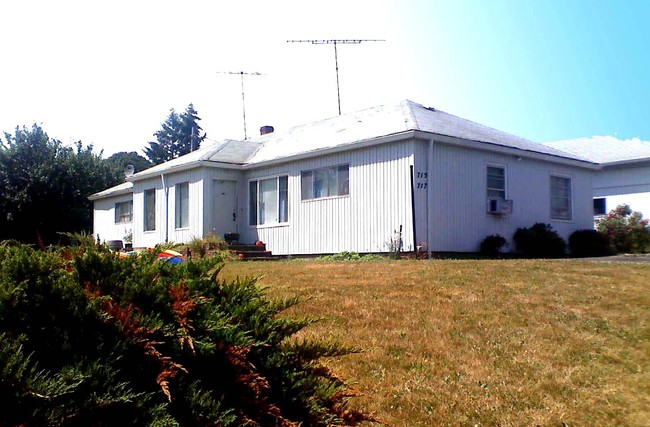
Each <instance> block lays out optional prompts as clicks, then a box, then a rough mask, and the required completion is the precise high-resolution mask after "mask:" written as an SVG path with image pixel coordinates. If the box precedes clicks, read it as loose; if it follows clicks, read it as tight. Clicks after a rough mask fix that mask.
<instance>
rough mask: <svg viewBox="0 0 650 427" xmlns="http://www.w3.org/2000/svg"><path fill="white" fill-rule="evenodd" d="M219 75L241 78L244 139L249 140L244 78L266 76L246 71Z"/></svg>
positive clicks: (227, 72) (220, 72)
mask: <svg viewBox="0 0 650 427" xmlns="http://www.w3.org/2000/svg"><path fill="white" fill-rule="evenodd" d="M217 73H218V74H231V75H232V74H237V75H239V76H241V108H242V116H243V118H244V139H248V135H246V99H245V96H244V76H263V75H264V74H262V73H257V72H253V73H247V72H244V71H218V72H217Z"/></svg>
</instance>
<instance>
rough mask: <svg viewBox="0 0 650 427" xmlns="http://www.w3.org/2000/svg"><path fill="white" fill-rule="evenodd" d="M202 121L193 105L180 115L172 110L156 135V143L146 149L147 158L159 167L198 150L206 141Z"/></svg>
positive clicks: (150, 144) (151, 143)
mask: <svg viewBox="0 0 650 427" xmlns="http://www.w3.org/2000/svg"><path fill="white" fill-rule="evenodd" d="M200 120H201V118H200V117H199V116H198V113H197V111H196V110H195V109H194V105H193V104H190V105H188V106H187V108H185V111H184V112H182V113H180V114H178V113H177V112H176V111H175V110H174V109H173V108H172V109H171V111H170V113H169V116H168V117H167V119H166V120H165V121H164V122H163V123H162V124H161V129H160V130H159V131H157V132H156V133H154V136H155V137H156V141H155V142H153V141H150V142H149V147H147V148H145V149H144V151H145V154H146V155H147V158H148V159H149V160H150V161H151V162H152V163H153V164H156V165H158V164H160V163H164V162H167V161H169V160H171V159H175V158H176V157H179V156H182V155H184V154H187V153H189V152H191V151H192V148H194V149H195V150H196V149H198V148H199V147H200V146H201V142H203V140H204V139H205V132H203V133H202V130H203V129H201V127H200V126H199V121H200Z"/></svg>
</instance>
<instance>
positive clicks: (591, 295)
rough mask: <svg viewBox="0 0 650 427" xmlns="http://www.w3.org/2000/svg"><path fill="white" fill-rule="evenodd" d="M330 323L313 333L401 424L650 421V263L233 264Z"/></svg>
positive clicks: (367, 396) (233, 271) (371, 405)
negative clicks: (343, 351) (350, 348)
mask: <svg viewBox="0 0 650 427" xmlns="http://www.w3.org/2000/svg"><path fill="white" fill-rule="evenodd" d="M223 275H224V277H236V276H240V277H243V276H249V275H252V276H258V275H264V277H263V279H262V281H261V283H262V284H263V285H265V286H268V287H269V288H268V291H267V292H268V293H269V294H270V295H274V296H289V295H296V294H298V295H301V296H303V297H308V299H307V300H306V301H305V302H304V303H302V304H299V305H297V306H295V307H293V308H291V309H290V310H289V311H288V312H287V313H286V314H287V315H290V316H298V317H300V316H304V315H308V316H321V317H323V319H324V320H323V321H321V322H319V323H316V324H314V325H311V326H309V327H308V328H306V329H304V330H303V331H301V332H300V335H301V336H303V337H318V338H322V337H330V338H335V339H340V340H342V341H343V342H344V343H348V344H354V345H355V346H357V347H360V348H362V349H363V350H364V351H363V352H361V353H355V354H350V355H347V356H344V357H341V358H336V359H332V360H328V361H327V362H326V363H327V365H328V366H329V367H330V368H331V369H333V371H334V373H335V374H337V375H341V376H342V377H344V378H346V379H348V380H349V381H350V382H351V383H352V384H353V385H354V387H355V388H356V389H357V391H358V392H359V393H360V395H359V396H358V397H355V398H353V399H352V400H351V402H350V403H351V404H352V405H353V406H355V407H359V408H361V409H364V410H365V411H367V412H370V413H373V414H375V415H376V416H377V418H378V419H380V420H381V421H384V422H385V423H386V424H388V425H391V426H395V427H401V426H403V427H406V426H409V427H413V426H437V425H450V426H452V425H453V426H457V425H458V426H460V425H469V426H474V425H500V426H533V425H539V426H562V425H565V426H612V425H620V426H647V425H650V310H649V307H650V265H649V264H640V263H639V264H635V263H623V264H621V263H609V262H593V261H579V260H435V261H379V262H354V261H352V262H350V261H346V262H322V261H320V262H302V263H290V262H276V263H268V262H264V263H262V262H247V263H241V262H234V263H229V264H227V265H226V267H225V269H224V271H223Z"/></svg>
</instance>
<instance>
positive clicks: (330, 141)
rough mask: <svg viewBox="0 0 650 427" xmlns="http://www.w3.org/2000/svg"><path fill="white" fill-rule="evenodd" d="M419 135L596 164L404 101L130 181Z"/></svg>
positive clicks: (223, 147) (198, 154)
mask: <svg viewBox="0 0 650 427" xmlns="http://www.w3.org/2000/svg"><path fill="white" fill-rule="evenodd" d="M415 131H419V132H424V133H428V134H431V135H434V138H435V135H439V136H445V137H451V138H457V139H462V140H466V141H472V142H477V143H481V144H486V147H506V148H511V149H516V150H521V151H526V152H531V153H538V154H543V155H548V156H552V157H557V158H562V159H569V160H572V161H578V162H584V163H585V165H590V164H591V163H590V160H589V159H586V158H585V157H582V156H581V155H580V154H576V153H572V152H569V151H567V152H565V151H560V150H558V149H557V148H555V147H553V146H551V145H543V144H538V143H535V142H532V141H529V140H527V139H524V138H520V137H518V136H514V135H511V134H509V133H506V132H502V131H500V130H497V129H493V128H490V127H488V126H483V125H481V124H478V123H475V122H472V121H470V120H466V119H463V118H460V117H457V116H454V115H452V114H449V113H445V112H444V111H440V110H436V109H435V108H429V107H425V106H423V105H421V104H417V103H415V102H412V101H409V100H404V101H401V102H398V103H395V104H386V105H380V106H378V107H373V108H369V109H366V110H362V111H358V112H355V113H349V114H344V115H341V116H336V117H333V118H329V119H325V120H320V121H316V122H312V123H307V124H304V125H300V126H296V127H293V128H290V129H287V130H285V131H278V132H273V133H270V134H266V135H262V136H258V137H255V138H251V139H248V140H245V141H237V140H224V141H220V142H213V143H210V144H205V143H204V145H203V146H202V147H201V148H200V149H198V150H196V151H194V152H192V153H189V154H186V155H184V156H181V157H178V158H176V159H173V160H170V161H168V162H166V163H163V164H160V165H157V166H154V167H152V168H149V169H146V170H144V171H142V172H139V173H137V174H135V175H133V176H132V177H130V178H128V180H129V181H137V180H140V179H145V178H148V177H151V176H156V175H160V174H161V173H169V172H173V171H179V170H185V169H190V168H194V167H199V166H209V165H215V166H218V165H222V166H227V165H231V166H233V167H237V166H245V165H250V166H254V165H256V164H260V163H264V162H273V161H281V160H282V159H286V158H291V157H294V156H311V155H318V154H319V153H321V152H323V151H327V150H329V149H335V148H347V147H348V146H349V148H354V146H355V145H357V144H359V143H362V142H364V141H371V140H376V139H379V138H382V137H389V136H393V135H396V136H397V135H400V134H405V133H408V132H415ZM109 190H111V189H109ZM109 190H106V191H109ZM103 193H105V192H102V193H97V194H95V195H93V196H92V197H95V198H99V195H100V194H103ZM103 197H105V196H103Z"/></svg>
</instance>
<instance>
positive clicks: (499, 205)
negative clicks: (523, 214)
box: [487, 198, 512, 215]
mask: <svg viewBox="0 0 650 427" xmlns="http://www.w3.org/2000/svg"><path fill="white" fill-rule="evenodd" d="M511 212H512V200H509V199H501V198H489V199H488V201H487V213H489V214H492V215H507V214H509V213H511Z"/></svg>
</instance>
